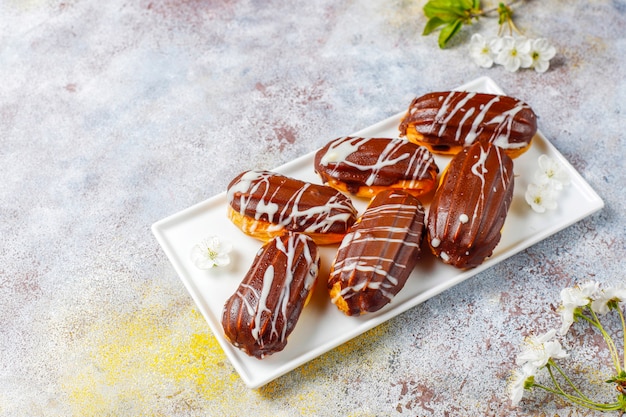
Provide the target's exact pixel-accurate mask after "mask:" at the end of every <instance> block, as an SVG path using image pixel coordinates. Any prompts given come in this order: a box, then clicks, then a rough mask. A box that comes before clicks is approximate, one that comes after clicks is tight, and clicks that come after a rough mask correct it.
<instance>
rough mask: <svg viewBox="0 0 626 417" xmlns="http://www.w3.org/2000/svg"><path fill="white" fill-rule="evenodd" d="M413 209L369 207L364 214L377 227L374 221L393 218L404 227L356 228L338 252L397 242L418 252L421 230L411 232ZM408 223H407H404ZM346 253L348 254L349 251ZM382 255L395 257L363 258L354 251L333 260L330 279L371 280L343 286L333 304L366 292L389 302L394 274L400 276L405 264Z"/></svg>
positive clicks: (395, 281) (394, 288) (395, 280)
mask: <svg viewBox="0 0 626 417" xmlns="http://www.w3.org/2000/svg"><path fill="white" fill-rule="evenodd" d="M416 210H417V209H416V206H414V205H410V204H384V205H380V206H378V207H373V208H368V209H367V211H366V213H367V216H368V220H369V221H371V222H372V223H374V224H376V223H378V222H377V220H376V219H377V218H388V217H389V216H391V217H396V218H397V219H400V220H399V221H398V223H400V224H407V226H405V227H394V226H389V225H383V226H374V227H368V228H361V225H359V226H358V227H355V228H354V229H353V230H352V231H351V232H350V233H348V234H347V235H346V236H345V238H344V239H343V241H342V244H341V246H340V247H339V250H338V253H342V252H344V251H346V250H347V249H348V248H349V247H359V246H360V245H362V246H363V247H364V246H365V245H372V244H374V245H376V244H378V243H382V245H380V246H382V247H384V246H385V243H399V244H401V245H403V247H405V248H406V247H412V248H417V250H419V246H420V236H421V229H420V228H416V229H413V228H412V227H411V226H412V225H413V224H414V219H415V216H416ZM407 220H408V221H407ZM347 253H350V251H348V252H347ZM385 255H387V256H389V255H396V253H381V254H378V255H376V256H367V255H363V254H362V253H361V251H355V254H354V255H353V256H345V257H339V256H338V258H337V259H336V261H335V263H334V265H333V270H332V274H331V277H330V278H331V279H333V277H342V276H345V277H352V276H353V275H355V274H356V275H359V274H365V275H364V276H370V277H371V279H357V280H355V281H356V282H354V283H353V284H352V285H345V286H342V289H341V291H339V292H338V293H336V294H335V295H334V297H333V299H332V301H333V302H334V303H336V302H337V300H338V299H339V298H344V299H346V300H347V299H349V298H351V297H352V296H355V295H357V294H359V293H360V292H362V291H364V290H366V289H372V290H377V291H379V292H380V294H381V295H383V296H384V297H385V298H387V299H388V300H391V299H392V298H393V297H394V296H395V293H396V292H397V285H398V282H399V277H398V276H396V275H393V274H392V272H394V271H395V273H403V272H404V271H403V269H406V267H407V265H406V264H399V263H397V262H398V259H396V258H395V257H393V258H392V257H385Z"/></svg>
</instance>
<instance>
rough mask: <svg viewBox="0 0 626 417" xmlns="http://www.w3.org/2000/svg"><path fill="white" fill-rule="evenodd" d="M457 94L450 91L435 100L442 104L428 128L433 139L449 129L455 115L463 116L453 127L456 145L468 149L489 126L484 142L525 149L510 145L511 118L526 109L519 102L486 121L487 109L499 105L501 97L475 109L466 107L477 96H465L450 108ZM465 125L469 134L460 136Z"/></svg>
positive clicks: (523, 143) (517, 143) (524, 105)
mask: <svg viewBox="0 0 626 417" xmlns="http://www.w3.org/2000/svg"><path fill="white" fill-rule="evenodd" d="M458 94H460V93H459V92H457V91H450V92H448V93H447V95H445V96H439V97H438V100H439V101H440V102H442V104H441V106H440V107H439V110H438V111H437V114H436V116H435V117H434V119H433V122H432V124H431V128H430V131H431V132H432V133H435V131H436V132H437V133H436V135H437V136H444V135H445V132H446V131H447V130H448V129H449V128H450V127H451V126H449V124H450V123H451V122H452V120H453V119H454V118H455V117H457V115H459V113H463V114H462V116H460V122H458V124H457V125H456V126H455V127H456V130H455V133H454V141H455V142H457V143H461V142H462V143H464V145H465V146H469V145H471V144H472V143H474V142H475V141H476V138H477V137H478V136H480V135H481V134H482V133H483V131H484V129H485V127H486V126H489V127H490V128H491V129H493V133H492V134H491V135H490V137H489V138H487V141H488V142H493V143H494V144H496V145H497V146H499V147H501V148H503V149H519V148H523V147H525V146H527V145H528V144H527V143H525V142H511V135H512V133H513V122H514V120H515V116H516V115H517V114H518V113H519V112H520V111H522V110H524V109H528V108H529V107H528V105H527V104H525V103H523V102H522V101H516V104H515V106H514V107H512V108H511V109H509V110H506V111H504V112H500V113H497V114H494V115H493V116H491V117H490V118H487V117H488V116H489V111H490V109H491V108H492V107H493V106H494V105H495V104H496V103H498V102H500V100H501V98H502V96H498V95H495V96H493V97H492V98H491V99H490V100H489V101H488V102H487V103H481V104H479V105H478V106H470V105H469V102H470V100H471V99H473V98H474V97H476V95H477V94H476V93H468V94H466V95H465V97H463V98H462V99H461V100H459V101H458V102H457V103H456V104H455V105H454V107H452V103H453V101H454V98H455V95H458ZM469 122H471V124H470V128H469V130H468V131H467V132H465V133H463V130H464V129H465V128H467V124H468V123H469Z"/></svg>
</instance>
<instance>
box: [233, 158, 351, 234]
mask: <svg viewBox="0 0 626 417" xmlns="http://www.w3.org/2000/svg"><path fill="white" fill-rule="evenodd" d="M276 175H277V174H275V173H272V172H269V171H254V170H253V171H248V172H246V173H244V174H243V175H242V176H241V178H240V179H239V181H238V182H236V183H234V184H232V185H231V186H230V188H229V189H228V191H227V199H228V201H233V200H234V199H235V198H237V197H236V195H237V194H239V213H240V214H241V215H242V216H244V215H246V213H249V212H250V211H252V210H251V207H252V206H251V205H252V203H254V204H256V207H255V208H254V216H253V217H254V219H255V220H259V219H260V218H261V217H263V216H266V218H267V221H268V222H269V223H271V224H272V226H270V227H269V229H268V230H269V231H276V230H281V229H284V228H285V227H286V226H287V225H293V224H298V225H302V224H306V223H307V222H308V221H311V220H313V222H312V224H311V225H310V226H308V227H307V228H306V229H305V230H303V232H304V233H325V232H327V231H328V230H329V229H330V228H331V227H332V226H333V225H334V224H336V223H338V222H339V223H343V224H347V223H348V221H349V219H350V218H351V217H352V216H354V215H355V213H356V210H355V209H354V208H353V207H351V205H348V204H346V201H347V200H346V199H345V198H344V197H343V195H341V194H340V193H335V194H334V195H332V196H331V197H330V199H329V200H328V201H324V202H323V204H320V205H308V206H307V205H305V204H302V203H303V201H304V200H303V199H305V198H306V197H305V196H306V194H307V192H309V191H310V187H311V184H310V183H307V182H304V181H300V183H301V186H300V187H299V188H298V189H297V190H296V191H295V192H294V193H292V194H291V196H290V197H289V199H288V200H287V201H285V202H281V205H279V204H278V203H276V202H275V200H276V197H275V194H276V192H277V190H276V188H275V187H271V184H270V179H271V178H272V177H273V176H276ZM249 227H250V228H253V227H254V226H253V225H249ZM346 228H347V226H346ZM301 231H302V230H301Z"/></svg>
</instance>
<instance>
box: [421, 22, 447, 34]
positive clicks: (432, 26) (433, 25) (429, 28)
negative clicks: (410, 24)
mask: <svg viewBox="0 0 626 417" xmlns="http://www.w3.org/2000/svg"><path fill="white" fill-rule="evenodd" d="M446 23H448V22H446V21H444V20H442V19H440V18H438V17H433V18H431V19H429V20H428V22H426V26H425V27H424V32H422V35H424V36H426V35H430V34H431V33H433V32H434V31H435V30H436V29H437V28H438V27H439V26H443V25H445V24H446Z"/></svg>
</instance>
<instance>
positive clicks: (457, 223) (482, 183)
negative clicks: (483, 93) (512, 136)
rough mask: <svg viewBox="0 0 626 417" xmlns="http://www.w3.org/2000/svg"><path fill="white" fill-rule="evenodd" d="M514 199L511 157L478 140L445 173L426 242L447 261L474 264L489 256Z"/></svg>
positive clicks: (455, 264)
mask: <svg viewBox="0 0 626 417" xmlns="http://www.w3.org/2000/svg"><path fill="white" fill-rule="evenodd" d="M512 198H513V161H512V160H511V158H509V157H508V156H507V154H506V153H505V152H504V151H503V150H502V149H501V148H499V147H497V146H493V145H483V144H481V143H475V144H474V145H472V146H470V147H468V148H464V149H463V151H462V152H460V153H459V154H457V155H456V156H455V157H454V158H453V159H452V161H450V165H449V166H448V168H447V170H446V171H445V173H444V176H443V178H442V180H441V183H440V185H439V187H438V188H437V191H436V192H435V196H434V197H433V200H432V203H431V206H430V209H429V213H428V222H427V223H428V226H427V228H428V240H429V243H430V246H431V248H432V250H433V252H434V253H435V254H436V255H437V256H439V257H440V258H441V259H442V260H443V261H444V262H445V263H448V264H451V265H454V266H456V267H458V268H473V267H475V266H478V265H480V264H481V263H482V262H483V261H484V260H485V258H487V257H489V256H491V254H492V252H493V249H494V248H495V247H496V245H497V244H498V242H499V241H500V232H501V229H502V226H503V225H504V221H505V219H506V215H507V212H508V210H509V206H510V205H511V199H512Z"/></svg>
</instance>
